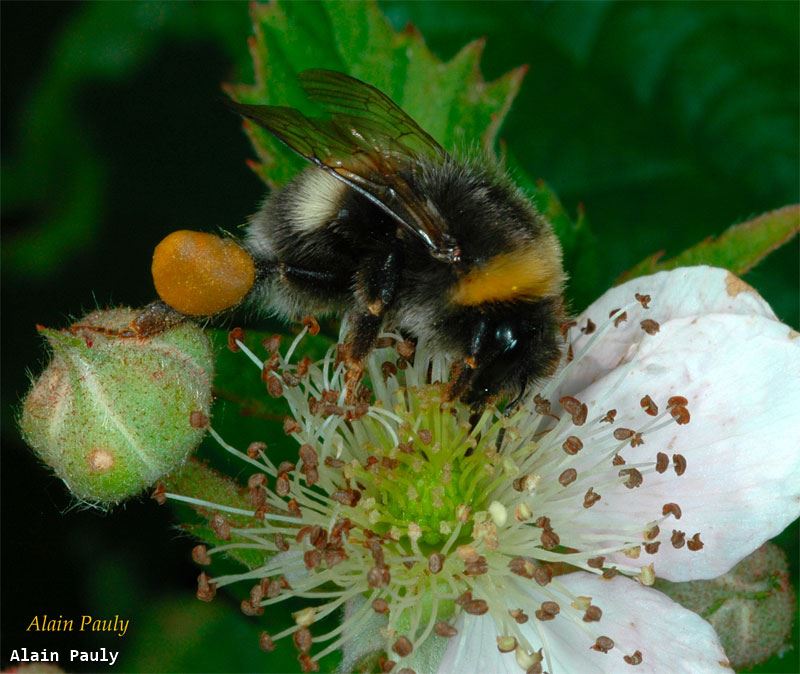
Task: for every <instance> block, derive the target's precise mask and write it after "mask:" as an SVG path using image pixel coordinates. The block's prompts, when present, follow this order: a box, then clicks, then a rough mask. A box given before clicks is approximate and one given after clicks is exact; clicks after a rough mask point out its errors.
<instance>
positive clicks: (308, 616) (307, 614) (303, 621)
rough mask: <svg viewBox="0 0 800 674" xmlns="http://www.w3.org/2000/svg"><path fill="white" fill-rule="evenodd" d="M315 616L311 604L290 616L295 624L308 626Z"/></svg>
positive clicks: (311, 623) (315, 612) (315, 611)
mask: <svg viewBox="0 0 800 674" xmlns="http://www.w3.org/2000/svg"><path fill="white" fill-rule="evenodd" d="M316 617H317V610H316V609H315V608H314V607H313V606H307V607H306V608H303V609H300V610H299V611H295V612H294V613H292V618H294V622H295V624H297V625H299V626H300V627H309V626H310V625H313V624H314V620H315V619H316Z"/></svg>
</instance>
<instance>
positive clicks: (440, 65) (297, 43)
mask: <svg viewBox="0 0 800 674" xmlns="http://www.w3.org/2000/svg"><path fill="white" fill-rule="evenodd" d="M252 18H253V24H254V33H255V36H254V38H253V39H252V41H251V44H250V50H251V55H252V57H253V60H254V63H255V83H254V84H253V85H242V84H238V85H232V86H229V87H228V88H227V91H228V93H229V94H230V95H231V96H232V97H233V98H235V99H236V100H237V101H240V102H243V103H258V104H275V105H285V106H291V107H296V108H299V109H301V110H305V111H308V110H309V103H308V101H307V100H306V99H305V97H304V95H303V93H302V91H301V90H300V87H299V85H298V81H297V74H298V73H299V72H301V71H303V70H306V69H308V68H314V67H316V68H330V69H334V70H340V71H342V72H346V73H348V74H351V75H353V76H354V77H357V78H359V79H362V80H364V81H366V82H369V83H370V84H373V85H375V86H376V87H378V88H379V89H381V90H382V91H384V92H385V93H386V94H388V95H389V96H390V97H391V98H392V99H393V100H394V101H395V102H396V103H397V104H398V105H400V106H401V107H402V108H403V109H404V110H405V111H406V112H407V113H408V114H410V115H411V116H412V117H413V118H414V119H415V120H416V121H417V122H418V123H419V124H420V126H421V127H422V128H424V129H425V130H426V131H428V132H429V133H430V134H431V135H432V136H433V137H434V138H436V139H437V140H438V141H439V142H440V143H441V144H442V145H443V146H444V147H445V148H448V149H462V148H464V147H465V146H469V145H470V144H474V143H475V142H480V144H481V146H482V148H483V149H484V151H486V152H488V153H490V154H491V153H493V152H494V149H495V143H496V139H497V133H498V130H499V128H500V125H501V124H502V122H503V119H504V118H505V116H506V113H507V112H508V109H509V108H510V106H511V102H512V101H513V99H514V97H515V96H516V94H517V91H518V90H519V86H520V83H521V82H522V78H523V77H524V74H525V71H526V69H525V68H517V69H515V70H512V71H511V72H509V73H507V74H506V75H504V76H502V77H500V78H499V79H497V80H495V81H494V82H485V81H484V79H483V76H482V75H481V72H480V58H481V53H482V50H483V41H482V40H477V41H475V42H471V43H470V44H468V45H466V46H465V47H464V48H463V49H461V50H460V51H459V52H458V53H457V54H456V55H455V56H454V57H453V58H452V59H451V60H450V61H448V62H442V61H440V60H439V59H438V58H437V57H436V56H435V55H434V54H433V53H432V52H431V51H430V50H429V49H428V47H427V46H426V45H425V42H424V41H423V39H422V36H421V34H420V33H419V32H418V31H417V30H415V29H414V28H413V27H408V28H406V29H405V30H403V31H399V32H398V31H395V30H394V29H393V28H392V27H391V26H390V25H389V23H388V22H387V20H386V18H385V17H384V16H383V14H382V13H381V12H380V10H379V9H378V6H377V4H376V3H375V2H353V3H342V2H335V1H333V0H331V1H325V2H274V3H270V4H266V5H254V6H253V8H252ZM245 129H246V131H247V133H248V135H249V137H250V139H251V141H252V143H253V146H254V147H255V150H256V154H257V156H258V162H259V163H258V164H253V169H254V170H255V171H256V172H257V173H258V175H259V176H260V177H261V178H262V180H264V182H266V183H267V184H268V185H269V186H271V187H276V186H280V185H282V184H284V183H286V182H287V181H288V180H289V179H290V178H291V177H292V176H293V175H295V174H296V173H297V172H298V171H299V170H300V169H301V168H302V167H303V165H304V164H303V162H302V160H300V159H299V158H298V157H296V156H294V155H293V154H292V153H291V152H290V151H289V150H288V149H287V148H285V147H283V146H282V145H281V144H280V143H279V142H278V141H277V140H275V139H274V138H273V137H272V136H270V134H268V133H267V132H265V131H263V130H262V129H258V128H254V126H253V125H252V124H249V123H246V124H245Z"/></svg>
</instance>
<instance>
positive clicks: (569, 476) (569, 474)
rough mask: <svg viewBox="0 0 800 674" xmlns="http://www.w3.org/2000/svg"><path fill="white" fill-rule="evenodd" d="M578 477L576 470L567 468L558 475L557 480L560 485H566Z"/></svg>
mask: <svg viewBox="0 0 800 674" xmlns="http://www.w3.org/2000/svg"><path fill="white" fill-rule="evenodd" d="M577 478H578V471H577V470H575V469H574V468H567V469H566V470H565V471H564V472H563V473H561V475H559V476H558V481H559V483H560V484H561V486H562V487H566V486H568V485H570V484H572V483H573V482H575V480H576V479H577Z"/></svg>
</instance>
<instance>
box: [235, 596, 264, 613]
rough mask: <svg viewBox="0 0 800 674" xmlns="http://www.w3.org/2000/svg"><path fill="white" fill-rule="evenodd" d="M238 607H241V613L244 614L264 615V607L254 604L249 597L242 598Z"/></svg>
mask: <svg viewBox="0 0 800 674" xmlns="http://www.w3.org/2000/svg"><path fill="white" fill-rule="evenodd" d="M239 607H240V608H241V610H242V613H244V614H245V615H246V616H250V617H253V616H259V615H264V607H263V606H259V605H258V604H254V603H253V602H252V601H251V600H249V599H242V603H241V604H240V605H239Z"/></svg>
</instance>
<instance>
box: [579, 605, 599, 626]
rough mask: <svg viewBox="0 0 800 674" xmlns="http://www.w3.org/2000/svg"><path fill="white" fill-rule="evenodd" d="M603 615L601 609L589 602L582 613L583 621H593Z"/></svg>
mask: <svg viewBox="0 0 800 674" xmlns="http://www.w3.org/2000/svg"><path fill="white" fill-rule="evenodd" d="M602 617H603V611H602V609H601V608H600V607H599V606H595V605H594V604H591V605H590V606H589V607H588V608H587V609H586V611H585V612H584V614H583V622H585V623H595V622H597V621H599V620H600V618H602Z"/></svg>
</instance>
